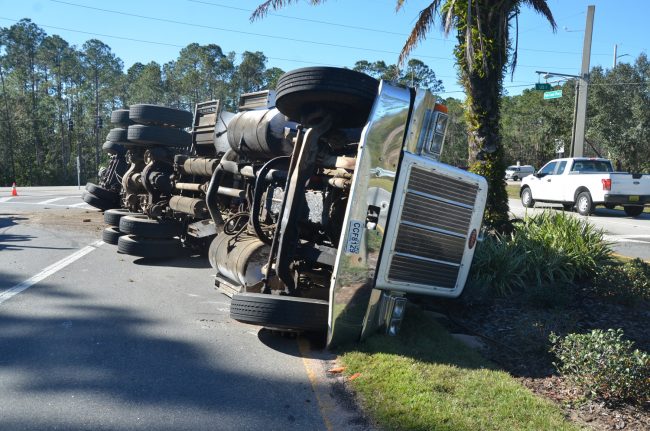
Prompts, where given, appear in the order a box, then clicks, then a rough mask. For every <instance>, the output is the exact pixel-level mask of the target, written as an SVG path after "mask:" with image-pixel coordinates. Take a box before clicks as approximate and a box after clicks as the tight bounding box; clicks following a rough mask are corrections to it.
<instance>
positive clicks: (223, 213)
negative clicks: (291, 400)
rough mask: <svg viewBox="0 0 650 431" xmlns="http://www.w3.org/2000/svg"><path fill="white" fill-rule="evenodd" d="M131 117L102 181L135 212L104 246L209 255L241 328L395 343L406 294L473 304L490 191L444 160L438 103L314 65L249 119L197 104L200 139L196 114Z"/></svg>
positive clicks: (245, 100) (140, 111)
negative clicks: (472, 273) (377, 337)
mask: <svg viewBox="0 0 650 431" xmlns="http://www.w3.org/2000/svg"><path fill="white" fill-rule="evenodd" d="M131 111H133V112H130V113H127V116H128V118H127V120H128V121H124V122H122V123H115V122H114V123H115V124H121V125H120V127H122V128H123V130H124V132H120V133H122V134H124V135H125V137H124V139H123V142H113V143H112V150H115V151H117V150H119V151H117V153H116V155H115V156H113V158H112V165H111V166H112V169H109V170H110V172H109V173H110V175H108V176H106V179H105V180H104V183H102V184H105V187H108V186H109V185H111V187H113V189H114V190H113V192H114V193H118V194H119V196H120V198H119V199H118V200H119V201H120V202H121V206H122V208H121V209H112V210H109V211H106V213H105V219H106V221H107V223H108V224H109V227H107V229H106V230H105V232H104V239H105V240H106V241H107V242H112V243H114V244H117V245H118V251H120V252H122V253H128V254H133V255H137V256H142V257H169V256H173V255H176V254H177V253H179V252H180V251H181V250H183V249H187V248H194V249H199V250H205V249H207V254H208V257H209V260H210V263H211V265H212V266H213V267H214V268H215V270H216V276H215V283H216V287H217V289H218V290H219V291H221V292H222V293H224V294H226V295H228V296H230V297H231V308H230V315H231V317H232V318H234V319H235V320H238V321H241V322H245V323H250V324H255V325H260V326H265V327H271V328H279V329H289V330H298V331H323V332H325V331H326V332H327V344H328V346H330V347H331V346H336V345H339V344H342V343H346V342H350V341H356V340H359V339H361V338H363V337H365V336H366V335H368V334H370V333H372V332H374V331H377V330H379V329H383V330H385V331H387V332H389V333H393V334H394V333H396V332H397V331H398V329H399V325H400V322H401V320H402V318H403V316H404V311H405V304H406V296H407V295H408V294H419V295H431V296H441V297H451V298H453V297H457V296H458V295H460V294H461V292H462V290H463V287H464V284H465V280H466V278H467V274H468V271H469V268H470V265H471V261H472V257H473V253H474V248H475V245H476V241H477V239H478V237H479V230H480V226H481V220H482V217H483V210H484V207H485V201H486V194H487V183H486V181H485V179H484V178H483V177H481V176H478V175H474V174H472V173H468V172H466V171H463V170H461V169H457V168H454V167H451V166H448V165H446V164H443V163H441V162H439V158H440V154H441V151H442V149H443V141H444V136H445V130H446V125H447V114H446V109H445V107H444V106H442V105H439V104H437V103H436V99H435V98H434V96H433V95H432V94H431V93H430V92H428V91H426V90H421V89H419V90H414V89H410V88H403V87H400V86H396V85H393V84H391V83H389V82H385V81H381V82H379V81H377V80H375V79H373V78H371V77H369V76H367V75H365V74H362V73H359V72H355V71H352V70H348V69H339V68H331V67H310V68H303V69H297V70H294V71H291V72H288V73H286V74H284V75H283V76H282V77H281V78H280V79H279V81H278V84H277V87H276V90H275V91H263V92H258V93H251V94H246V95H243V96H242V97H241V99H240V103H239V111H238V112H237V113H230V112H226V111H225V110H223V109H221V105H220V103H219V102H218V101H212V102H206V103H202V104H199V105H197V108H196V111H195V113H194V116H193V122H192V125H191V126H192V131H191V133H188V134H187V135H185V134H184V133H186V132H183V131H182V128H183V127H189V125H190V124H189V123H190V120H189V118H186V117H187V115H183V114H181V113H178V112H176V113H174V112H172V111H170V110H169V108H163V107H157V108H155V107H151V106H150V105H142V106H139V105H135V107H131ZM172 114H173V115H172ZM186 114H189V113H186ZM171 117H174V119H175V121H171V120H170V118H171ZM179 120H183V121H179ZM170 128H171V129H174V130H169V129H170ZM179 128H181V129H179ZM176 129H178V130H176ZM117 132H119V130H117V131H116V132H114V133H113V135H115V136H117V135H118V134H119V133H117ZM177 135H178V136H177ZM190 136H191V138H190ZM163 138H164V139H163ZM181 138H182V139H181ZM109 141H110V140H109ZM121 147H124V151H123V150H122V149H121ZM123 160H125V161H126V165H125V164H124V161H123ZM118 162H119V163H118ZM113 165H115V166H113ZM118 165H119V166H118ZM118 174H119V175H118ZM113 177H118V178H119V179H121V181H120V182H119V183H116V182H115V181H114V180H112V182H111V181H109V179H110V178H113ZM120 185H121V189H120V190H119V191H118V190H117V188H119V186H120ZM95 189H96V188H93V190H95ZM87 192H88V193H89V194H88V195H87V198H88V197H92V196H91V195H92V193H90V191H88V190H87ZM111 202H116V200H113V201H111Z"/></svg>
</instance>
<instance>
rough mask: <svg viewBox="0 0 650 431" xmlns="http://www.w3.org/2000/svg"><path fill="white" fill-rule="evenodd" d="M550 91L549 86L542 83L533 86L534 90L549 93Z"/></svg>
mask: <svg viewBox="0 0 650 431" xmlns="http://www.w3.org/2000/svg"><path fill="white" fill-rule="evenodd" d="M550 89H551V84H546V83H543V82H542V83H537V84H535V90H540V91H549V90H550Z"/></svg>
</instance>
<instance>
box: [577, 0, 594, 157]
mask: <svg viewBox="0 0 650 431" xmlns="http://www.w3.org/2000/svg"><path fill="white" fill-rule="evenodd" d="M595 10H596V7H595V6H593V5H589V6H588V7H587V25H586V27H585V43H584V46H583V48H582V69H581V70H580V94H579V95H578V108H577V112H576V134H575V142H574V147H575V148H574V150H573V154H574V157H582V156H583V155H584V146H585V124H586V120H587V85H588V84H589V59H590V58H591V36H592V34H593V30H594V12H595Z"/></svg>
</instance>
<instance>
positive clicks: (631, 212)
mask: <svg viewBox="0 0 650 431" xmlns="http://www.w3.org/2000/svg"><path fill="white" fill-rule="evenodd" d="M623 210H624V211H625V214H626V215H628V216H630V217H638V216H640V215H641V213H642V212H643V207H642V206H638V205H623Z"/></svg>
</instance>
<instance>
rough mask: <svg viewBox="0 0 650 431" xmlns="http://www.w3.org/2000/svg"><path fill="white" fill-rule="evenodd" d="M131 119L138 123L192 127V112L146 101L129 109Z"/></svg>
mask: <svg viewBox="0 0 650 431" xmlns="http://www.w3.org/2000/svg"><path fill="white" fill-rule="evenodd" d="M129 119H130V120H131V121H133V122H135V123H138V124H147V125H152V126H167V127H180V128H184V127H190V126H191V125H192V113H191V112H188V111H183V110H181V109H174V108H168V107H166V106H158V105H147V104H144V103H141V104H138V105H132V106H131V107H130V109H129Z"/></svg>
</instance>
